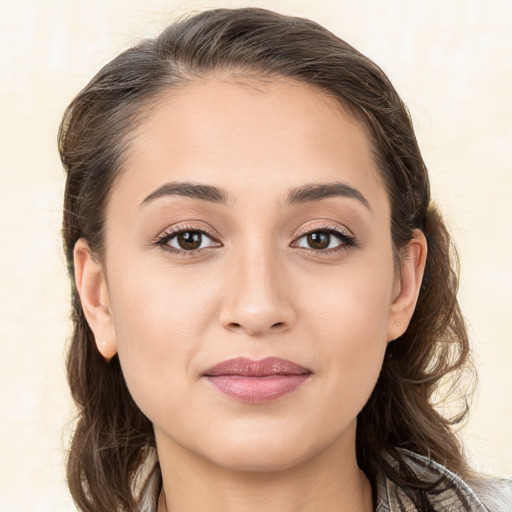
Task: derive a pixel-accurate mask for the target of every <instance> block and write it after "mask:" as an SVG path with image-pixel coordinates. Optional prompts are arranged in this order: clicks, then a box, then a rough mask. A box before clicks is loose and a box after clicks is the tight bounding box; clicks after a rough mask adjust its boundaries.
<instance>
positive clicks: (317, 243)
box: [295, 229, 355, 252]
mask: <svg viewBox="0 0 512 512" xmlns="http://www.w3.org/2000/svg"><path fill="white" fill-rule="evenodd" d="M295 244H296V246H297V247H302V248H304V249H310V250H313V251H322V252H331V251H336V250H337V249H344V248H348V247H352V246H354V245H355V241H354V238H353V237H352V236H350V235H348V234H346V233H343V232H341V231H338V230H337V229H336V230H335V229H321V230H320V229H317V230H316V231H310V232H309V233H306V234H304V235H302V236H301V237H300V238H298V240H297V242H295Z"/></svg>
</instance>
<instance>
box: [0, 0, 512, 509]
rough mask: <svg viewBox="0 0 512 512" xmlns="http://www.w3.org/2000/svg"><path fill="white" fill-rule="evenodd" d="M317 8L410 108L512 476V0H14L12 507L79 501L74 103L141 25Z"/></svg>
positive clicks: (6, 118) (8, 24)
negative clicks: (68, 186) (73, 364)
mask: <svg viewBox="0 0 512 512" xmlns="http://www.w3.org/2000/svg"><path fill="white" fill-rule="evenodd" d="M243 5H257V6H263V7H269V8H273V9H275V10H278V11H281V12H283V13H287V14H295V15H302V16H306V17H310V18H312V19H314V20H316V21H318V22H320V23H322V24H324V25H325V26H327V27H328V28H330V29H331V30H333V31H334V32H336V33H337V34H338V35H340V36H341V37H342V38H344V39H346V40H347V41H349V42H350V43H352V44H353V45H354V46H356V47H357V48H358V49H360V50H361V51H363V52H364V53H366V54H367V55H368V56H370V57H371V58H373V59H374V60H375V61H376V62H377V63H378V64H380V65H381V66H382V67H383V68H384V70H385V71H386V72H387V73H388V74H389V76H390V78H391V80H392V81H393V82H394V84H395V85H396V87H397V88H398V90H399V92H401V94H402V95H403V97H404V99H405V101H406V102H407V103H408V105H409V107H410V110H411V112H412V115H413V118H414V122H415V125H416V128H417V131H418V136H419V139H420V144H421V146H422V148H423V152H424V156H425V159H426V161H427V164H428V165H429V168H430V171H431V175H432V182H433V189H434V195H435V197H437V199H438V201H439V203H440V205H441V207H442V209H443V210H444V211H445V213H446V216H447V217H448V220H449V222H450V225H451V228H452V231H453V233H454V235H455V238H456V240H457V242H458V245H459V248H460V252H461V259H462V276H463V277H462V289H461V301H462V305H463V308H464V310H465V312H466V314H467V317H468V319H469V323H470V326H471V336H472V340H473V344H474V347H475V352H476V355H475V358H476V360H477V363H478V366H479V371H480V387H479V394H478V399H477V402H476V404H475V408H474V411H473V414H472V416H471V420H470V422H469V425H468V427H467V428H466V429H465V431H464V436H463V437H464V439H465V441H466V444H467V446H468V448H469V450H470V452H471V454H472V458H473V460H474V462H475V465H476V466H477V467H478V468H483V469H485V470H488V471H491V472H495V473H503V474H508V475H512V457H511V455H512V441H511V438H510V420H511V419H512V393H511V388H512V377H511V370H512V329H511V326H510V315H511V313H512V277H511V274H512V257H511V254H512V229H511V227H510V222H511V219H512V173H511V165H510V156H509V155H510V149H511V147H512V128H511V127H512V101H511V95H510V87H511V86H510V84H511V83H512V36H511V25H510V23H511V20H512V2H511V1H509V0H485V1H484V0H480V1H476V0H466V1H462V0H460V1H456V0H428V1H427V0H422V1H421V0H418V1H398V0H381V1H378V0H373V1H372V0H359V1H354V0H353V1H349V0H347V1H343V0H333V1H328V0H317V1H309V2H307V1H298V0H295V1H291V0H290V1H273V2H271V1H261V2H260V1H254V2H228V1H215V0H210V1H208V2H206V1H202V2H201V1H197V2H196V1H193V2H176V1H173V0H167V1H163V0H152V1H145V2H142V1H133V0H117V1H100V0H45V1H43V0H41V1H37V0H0V78H1V80H0V87H1V98H0V113H1V125H0V169H1V172H0V187H1V200H0V227H1V234H2V244H1V249H0V250H1V254H0V282H1V286H0V311H1V323H0V365H1V374H0V461H1V466H0V510H2V511H14V512H23V511H27V512H28V511H30V512H36V511H52V512H61V511H71V510H73V507H72V505H71V503H70V500H69V497H68V495H67V492H66V488H65V485H64V473H63V459H64V456H65V446H66V442H67V438H68V435H69V432H68V431H67V430H66V425H67V424H68V423H69V422H70V421H71V419H72V417H73V406H72V404H71V401H70V398H69V396H68V391H67V386H66V382H65V377H64V369H63V368H64V363H63V359H64V342H65V339H66V337H67V336H68V335H69V324H68V320H67V318H68V283H67V278H66V275H65V266H64V260H63V256H62V251H61V249H60V240H59V227H60V215H61V212H60V209H61V197H62V190H63V173H62V170H61V168H60V163H59V160H58V156H57V151H56V144H55V140H56V131H57V127H58V123H59V118H60V115H61V114H62V112H63V110H64V108H65V106H66V105H67V103H68V102H69V101H70V100H71V98H72V96H73V95H74V94H75V93H76V92H78V90H79V89H80V88H81V87H82V86H83V85H85V83H86V81H87V80H88V79H89V78H91V77H92V75H93V74H94V73H95V72H96V71H97V70H98V69H99V67H100V66H101V65H103V64H104V63H106V62H107V61H108V60H109V59H110V58H112V57H114V56H115V55H116V54H117V53H118V52H119V51H121V50H122V49H124V48H125V47H126V46H127V45H128V44H130V42H132V41H133V40H135V39H137V38H140V37H144V36H150V35H154V34H156V33H157V32H158V31H159V30H160V29H161V28H163V26H164V25H165V24H166V22H167V21H169V20H171V19H172V18H174V17H175V16H177V15H179V14H181V13H183V12H185V11H189V10H191V9H199V8H204V7H213V6H233V7H234V6H243Z"/></svg>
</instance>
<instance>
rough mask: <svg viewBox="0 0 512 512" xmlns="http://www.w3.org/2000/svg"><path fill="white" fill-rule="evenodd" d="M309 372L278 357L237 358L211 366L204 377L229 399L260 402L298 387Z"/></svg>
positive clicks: (265, 401)
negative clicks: (257, 359) (259, 359)
mask: <svg viewBox="0 0 512 512" xmlns="http://www.w3.org/2000/svg"><path fill="white" fill-rule="evenodd" d="M311 374H312V372H311V371H310V370H308V369H307V368H304V367H303V366H300V365H298V364H295V363H293V362H291V361H288V360H286V359H281V358H279V357H267V358H265V359H262V360H261V361H253V360H251V359H247V358H244V357H239V358H235V359H229V360H227V361H222V362H221V363H219V364H217V365H215V366H213V367H212V368H210V369H209V370H207V371H206V372H205V373H204V377H205V378H206V379H207V380H208V381H209V382H210V383H211V384H213V385H214V386H215V387H216V388H217V389H218V390H219V391H221V392H222V393H224V394H225V395H227V396H229V397H230V398H233V399H235V400H238V401H240V402H246V403H250V404H264V403H268V402H272V401H274V400H277V399H278V398H280V397H282V396H283V395H286V394H288V393H291V392H292V391H294V390H295V389H297V388H299V387H300V386H301V385H302V384H304V382H306V380H307V379H308V378H309V377H310V376H311Z"/></svg>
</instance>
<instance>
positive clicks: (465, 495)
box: [377, 450, 512, 512]
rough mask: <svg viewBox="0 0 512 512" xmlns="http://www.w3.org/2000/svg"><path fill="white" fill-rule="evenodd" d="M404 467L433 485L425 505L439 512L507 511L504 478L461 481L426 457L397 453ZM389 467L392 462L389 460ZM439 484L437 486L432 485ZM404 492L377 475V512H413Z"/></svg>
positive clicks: (509, 496)
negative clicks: (404, 463)
mask: <svg viewBox="0 0 512 512" xmlns="http://www.w3.org/2000/svg"><path fill="white" fill-rule="evenodd" d="M400 451H401V454H402V456H403V457H404V459H405V460H406V462H407V466H408V468H409V469H410V470H411V471H412V472H413V473H414V474H415V475H416V477H418V478H419V480H420V481H421V482H422V483H425V484H427V486H428V485H429V484H433V487H432V489H430V490H427V491H426V496H427V499H428V502H429V505H430V506H431V507H432V509H433V510H436V511H437V510H438V511H440V512H441V511H442V512H511V511H512V481H511V480H507V479H504V478H492V477H474V478H472V479H471V480H469V479H468V480H466V481H464V480H462V479H461V478H460V477H459V476H458V475H456V474H455V473H453V472H451V471H450V470H448V469H447V468H445V467H444V466H443V465H442V464H439V463H437V462H434V461H432V460H430V459H428V458H427V457H424V456H422V455H418V454H416V453H413V452H410V451H408V450H400ZM389 462H390V463H391V464H393V463H394V461H393V460H389ZM436 484H439V485H436ZM409 496H410V492H408V489H405V488H403V487H400V486H399V485H397V484H395V483H394V482H392V481H391V480H389V479H387V478H385V477H384V476H382V475H381V476H380V478H379V481H378V496H377V512H415V511H417V508H416V507H415V506H414V505H413V504H412V501H411V500H410V498H409Z"/></svg>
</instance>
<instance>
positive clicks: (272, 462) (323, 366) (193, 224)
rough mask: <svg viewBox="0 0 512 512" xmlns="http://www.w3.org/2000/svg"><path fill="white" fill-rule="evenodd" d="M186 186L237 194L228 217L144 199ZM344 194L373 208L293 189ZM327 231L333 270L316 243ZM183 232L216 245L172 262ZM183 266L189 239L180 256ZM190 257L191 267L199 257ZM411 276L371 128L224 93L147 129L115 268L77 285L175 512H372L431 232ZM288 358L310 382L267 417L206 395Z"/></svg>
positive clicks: (81, 274) (211, 206)
mask: <svg viewBox="0 0 512 512" xmlns="http://www.w3.org/2000/svg"><path fill="white" fill-rule="evenodd" d="M169 182H189V183H195V184H206V185H214V186H217V187H221V188H222V189H224V190H225V192H226V194H227V195H228V196H229V198H230V199H229V201H228V202H227V204H226V205H223V204H217V203H213V202H210V201H205V200H201V199H196V198H190V197H183V196H176V195H173V196H161V197H158V198H156V199H154V200H151V201H148V202H146V203H145V204H144V205H142V206H141V203H143V201H144V199H145V198H147V197H148V196H149V195H150V194H152V193H153V192H154V191H155V190H157V189H158V188H159V187H161V186H162V185H164V184H166V183H169ZM333 182H343V183H344V184H346V185H349V186H350V187H352V188H353V189H356V190H357V191H359V193H360V194H361V196H362V197H364V198H365V200H366V201H367V203H368V204H367V205H366V204H364V201H361V200H359V199H357V198H354V197H342V196H341V197H338V196H336V197H329V198H324V199H322V200H317V201H309V202H307V203H304V204H294V205H287V204H286V198H287V194H288V193H289V191H290V189H292V188H294V187H299V186H303V185H306V184H311V183H333ZM326 226H328V227H329V229H332V228H333V227H334V228H336V229H340V230H341V231H342V233H346V234H347V233H348V234H349V235H350V236H351V237H353V239H354V245H350V244H348V243H347V240H346V238H344V237H342V238H338V237H337V236H334V235H332V236H331V239H330V243H331V245H330V247H331V249H332V248H335V249H336V248H337V249H338V250H334V251H332V250H331V252H326V249H321V250H320V252H319V253H317V252H315V251H314V250H313V249H312V248H311V244H310V243H309V242H308V238H307V236H305V235H304V233H305V232H315V233H317V234H318V232H321V233H325V230H326ZM170 227H183V228H184V230H189V231H191V230H196V231H197V230H201V231H206V232H207V233H209V235H208V237H209V238H208V237H205V238H203V239H202V242H201V247H202V249H200V250H195V252H194V251H190V250H189V252H188V254H186V255H182V254H181V255H178V254H171V253H169V252H167V251H165V250H164V248H163V247H164V246H161V245H160V246H159V245H155V243H154V239H155V238H156V237H158V236H159V235H161V234H162V233H163V232H164V231H166V230H168V229H169V228H170ZM167 243H168V244H171V245H173V246H174V247H178V248H179V247H180V245H179V243H178V239H177V238H176V237H175V238H174V239H172V240H170V241H168V242H167ZM182 252H184V251H183V249H182ZM405 253H406V258H405V261H404V263H403V265H402V267H401V269H400V270H399V271H397V270H396V269H395V268H394V265H393V250H392V243H391V235H390V205H389V200H388V196H387V193H386V190H385V187H384V185H383V183H382V181H381V179H380V177H379V172H378V169H377V167H376V164H375V162H374V160H373V158H372V151H371V143H370V140H369V138H368V137H367V135H366V133H365V131H364V129H363V127H362V126H361V125H360V124H359V123H358V122H357V121H356V120H355V119H354V118H353V117H352V116H351V115H349V114H348V113H347V112H345V111H344V110H343V109H342V108H340V107H339V106H338V105H336V104H335V103H334V102H333V101H332V100H330V99H329V98H328V97H326V96H325V95H324V94H323V93H321V92H319V91H317V90H315V89H313V88H311V87H310V86H306V85H304V84H298V83H295V82H292V81H290V80H285V79H282V80H274V81H271V82H268V81H266V82H263V81H260V80H257V79H247V80H245V81H244V82H240V81H235V80H234V79H229V78H227V77H225V76H224V77H221V76H210V77H208V78H205V79H204V80H202V81H201V82H198V83H190V84H188V85H186V86H184V87H183V88H182V89H180V90H178V91H173V92H172V93H170V94H169V95H167V96H164V97H162V98H161V99H160V101H159V103H158V106H157V108H155V109H154V111H153V112H152V113H151V115H149V116H148V118H147V119H146V120H145V122H144V124H142V125H141V126H139V127H137V128H136V130H135V132H134V137H133V140H132V144H131V149H130V153H129V155H128V158H127V163H126V166H125V168H124V169H123V172H122V174H121V177H120V179H119V180H118V182H117V183H116V185H115V187H114V190H113V192H112V195H111V198H110V201H109V204H108V208H107V219H106V252H105V257H104V258H103V261H101V262H99V261H97V260H95V259H93V258H92V257H91V254H90V251H89V249H88V246H87V243H86V241H85V240H80V241H79V242H78V243H77V244H76V247H75V268H76V282H77V288H78V290H79V293H80V297H81V300H82V304H83V307H84V311H85V314H86V317H87V319H88V322H89V325H90V326H91V329H92V330H93V332H94V335H95V338H96V340H97V345H98V350H99V351H100V352H101V353H102V354H103V356H104V357H105V358H106V359H110V358H111V357H112V356H113V355H114V354H116V353H118V355H119V358H120V361H121V365H122V369H123V373H124V375H125V378H126V381H127V384H128V387H129V389H130V392H131V393H132V395H133V398H134V399H135V401H136V403H137V404H138V406H139V407H140V408H141V410H142V411H143V412H144V414H146V415H147V416H148V418H149V419H150V420H151V421H152V423H153V425H154V429H155V435H156V441H157V449H158V454H159V458H160V462H161V467H162V475H163V482H164V488H163V492H162V495H161V497H160V502H159V511H160V512H162V511H167V510H172V511H175V512H179V511H188V512H190V511H198V512H199V511H201V512H208V511H217V510H219V511H220V510H222V511H235V510H236V511H253V510H261V507H262V504H264V505H265V510H266V511H270V512H271V511H277V510H279V511H280V512H286V511H294V512H296V511H318V510H325V511H338V510H350V511H354V512H358V511H370V510H373V504H372V495H371V494H372V493H371V487H370V485H369V483H368V480H367V479H366V477H365V475H364V474H363V473H362V472H361V471H360V470H359V468H358V466H357V461H356V456H355V429H356V418H357V414H358V413H359V411H360V410H361V409H362V407H363V406H364V404H365V403H366V401H367V400H368V398H369V396H370V394H371V392H372V389H373V387H374V386H375V383H376V381H377V378H378V375H379V372H380V369H381V367H382V362H383V356H384V351H385V349H386V345H387V343H388V342H390V341H391V340H393V339H395V338H397V337H398V336H400V335H401V334H402V333H403V332H404V331H405V329H406V327H407V325H408V322H409V320H410V318H411V316H412V313H413V311H414V307H415V304H416V300H417V296H418V290H419V286H420V283H421V277H422V275H423V269H424V264H425V257H426V243H425V238H424V236H423V235H422V233H421V232H419V231H418V232H416V233H415V234H414V237H413V239H412V240H411V242H410V244H409V246H408V247H407V248H406V251H405ZM240 356H244V357H249V358H251V359H262V358H264V357H268V356H277V357H282V358H285V359H289V360H291V361H294V362H295V363H298V364H300V365H302V366H304V367H306V368H308V369H310V370H311V372H312V376H311V377H310V378H309V379H308V381H307V382H306V383H305V384H304V385H303V386H302V387H301V388H299V389H297V390H295V391H293V392H292V393H290V394H288V395H285V396H283V397H281V398H279V399H278V400H276V401H274V402H270V403H268V404H262V405H254V404H246V403H240V402H237V401H234V400H232V399H231V398H228V397H226V396H225V395H223V394H222V393H220V392H219V391H218V390H216V389H215V388H213V387H212V386H210V385H209V384H208V382H206V381H205V379H204V378H202V375H203V373H204V372H205V371H206V370H207V369H208V368H210V367H211V366H213V365H214V364H217V363H219V362H221V361H223V360H226V359H230V358H233V357H240Z"/></svg>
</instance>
